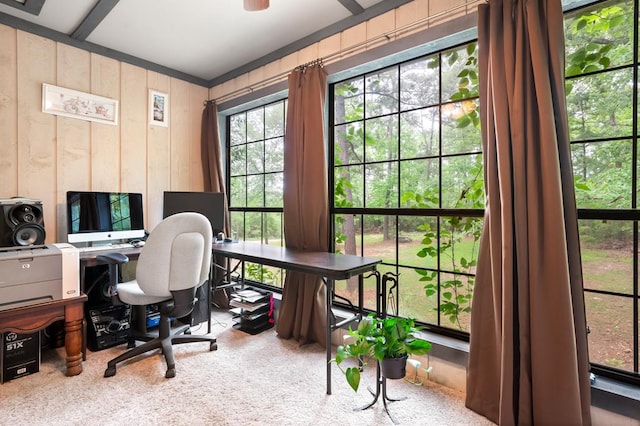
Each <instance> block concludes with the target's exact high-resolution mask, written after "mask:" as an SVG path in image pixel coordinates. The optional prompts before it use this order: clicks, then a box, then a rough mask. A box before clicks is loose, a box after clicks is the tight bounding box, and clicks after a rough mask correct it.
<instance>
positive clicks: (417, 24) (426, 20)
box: [204, 0, 488, 105]
mask: <svg viewBox="0 0 640 426" xmlns="http://www.w3.org/2000/svg"><path fill="white" fill-rule="evenodd" d="M487 2H488V0H476V1H473V2H471V3H465V4H460V5H458V6H454V7H452V8H449V9H446V10H443V11H442V12H438V13H436V14H434V15H430V16H427V17H425V18H422V19H419V20H417V21H415V22H412V23H410V24H407V25H404V26H402V27H400V28H396V29H395V30H392V31H389V32H386V33H383V34H380V35H378V36H375V37H372V38H370V39H367V40H365V41H362V42H359V43H356V44H354V45H352V46H349V47H347V48H344V49H340V50H338V51H336V52H333V53H330V54H328V55H326V56H324V57H320V58H317V59H314V60H313V61H310V62H307V63H305V64H302V65H298V66H296V67H295V68H294V69H303V68H306V67H307V66H311V65H315V64H316V63H319V64H321V65H324V62H325V61H328V60H330V59H333V58H336V57H340V56H342V55H344V54H346V53H352V52H353V51H355V50H358V49H360V48H362V47H363V46H366V45H368V44H372V43H375V42H377V41H380V40H382V39H385V40H386V41H389V40H391V37H392V36H397V35H399V34H402V33H404V32H407V31H410V30H414V29H416V28H421V27H422V26H424V25H425V24H428V23H429V22H430V21H432V20H434V19H437V18H441V17H443V16H446V15H449V14H451V13H453V12H457V11H458V10H459V9H462V8H466V7H469V6H477V5H479V4H480V3H487ZM290 73H291V71H284V72H281V73H279V74H276V75H274V76H272V77H269V78H266V79H264V80H262V81H259V82H257V83H254V84H252V85H249V86H248V87H243V88H242V89H237V90H234V91H232V92H229V93H225V94H224V95H222V96H220V97H218V98H215V99H208V100H206V101H204V104H205V105H206V104H207V102H216V103H220V102H221V101H226V100H230V99H233V98H235V97H237V96H240V95H243V94H247V93H251V92H253V91H254V90H256V89H261V88H263V87H266V86H269V85H271V84H275V83H279V82H280V81H282V80H284V79H285V78H286V77H287V76H288V75H289V74H290Z"/></svg>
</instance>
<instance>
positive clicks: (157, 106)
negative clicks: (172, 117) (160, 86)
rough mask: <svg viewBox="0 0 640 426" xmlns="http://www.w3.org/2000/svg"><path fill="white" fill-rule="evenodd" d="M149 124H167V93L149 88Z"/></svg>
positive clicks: (165, 125)
mask: <svg viewBox="0 0 640 426" xmlns="http://www.w3.org/2000/svg"><path fill="white" fill-rule="evenodd" d="M149 124H154V125H156V126H164V127H167V126H168V125H169V95H167V94H166V93H161V92H157V91H155V90H149Z"/></svg>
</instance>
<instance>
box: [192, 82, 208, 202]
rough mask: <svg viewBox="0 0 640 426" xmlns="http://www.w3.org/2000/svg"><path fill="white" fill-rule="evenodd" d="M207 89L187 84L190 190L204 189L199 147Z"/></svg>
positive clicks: (200, 149)
mask: <svg viewBox="0 0 640 426" xmlns="http://www.w3.org/2000/svg"><path fill="white" fill-rule="evenodd" d="M207 94H208V90H207V89H206V88H205V87H201V86H196V85H194V84H190V85H189V116H188V119H189V128H190V129H191V134H190V137H189V141H190V143H191V167H190V169H191V176H190V181H189V188H191V189H190V191H203V190H204V176H203V174H202V148H201V142H200V139H201V132H202V111H203V110H204V101H205V100H206V99H207Z"/></svg>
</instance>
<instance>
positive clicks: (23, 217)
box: [0, 197, 46, 247]
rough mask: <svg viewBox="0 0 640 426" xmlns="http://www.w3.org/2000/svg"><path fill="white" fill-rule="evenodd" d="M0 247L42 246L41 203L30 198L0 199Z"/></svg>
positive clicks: (44, 235)
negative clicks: (0, 212)
mask: <svg viewBox="0 0 640 426" xmlns="http://www.w3.org/2000/svg"><path fill="white" fill-rule="evenodd" d="M0 206H1V207H2V217H1V218H0V247H13V246H31V245H41V244H44V240H45V237H46V233H45V230H44V215H43V213H42V202H41V201H40V200H33V199H30V198H17V197H16V198H5V199H0Z"/></svg>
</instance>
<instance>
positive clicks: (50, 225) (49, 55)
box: [0, 25, 208, 243]
mask: <svg viewBox="0 0 640 426" xmlns="http://www.w3.org/2000/svg"><path fill="white" fill-rule="evenodd" d="M43 83H49V84H54V85H56V86H62V87H67V88H70V89H74V90H79V91H82V92H87V93H92V94H95V95H100V96H106V97H109V98H113V99H117V100H119V102H120V104H119V109H120V111H119V115H120V116H119V120H118V125H117V126H113V125H109V124H102V123H95V122H90V121H84V120H80V119H74V118H67V117H59V116H55V115H51V114H46V113H43V112H42V84H43ZM149 89H154V90H157V91H160V92H164V93H167V94H169V126H168V127H160V126H155V125H150V124H149V120H148V102H149ZM207 97H208V90H207V88H205V87H201V86H197V85H194V84H191V83H188V82H185V81H182V80H178V79H175V78H172V77H168V76H166V75H162V74H159V73H157V72H152V71H149V70H145V69H143V68H140V67H136V66H133V65H129V64H126V63H123V62H120V61H117V60H114V59H110V58H107V57H104V56H101V55H97V54H94V53H89V52H87V51H84V50H81V49H77V48H74V47H71V46H68V45H66V44H62V43H57V42H55V41H52V40H49V39H47V38H43V37H40V36H36V35H33V34H30V33H27V32H24V31H20V30H16V29H14V28H11V27H8V26H4V25H0V198H9V197H14V196H20V197H28V198H35V199H39V200H42V203H43V208H44V220H45V230H46V233H47V238H46V242H47V243H54V242H62V241H66V211H65V199H66V192H67V191H68V190H93V191H123V192H141V193H142V194H144V201H143V203H144V207H145V226H146V228H147V229H148V230H151V229H153V227H154V226H155V225H156V224H157V223H158V222H159V221H160V220H161V219H162V193H163V191H168V190H178V191H202V190H203V187H204V185H203V176H202V169H201V165H200V160H201V155H200V127H201V118H202V110H203V108H204V107H203V101H204V100H205V99H207Z"/></svg>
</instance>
